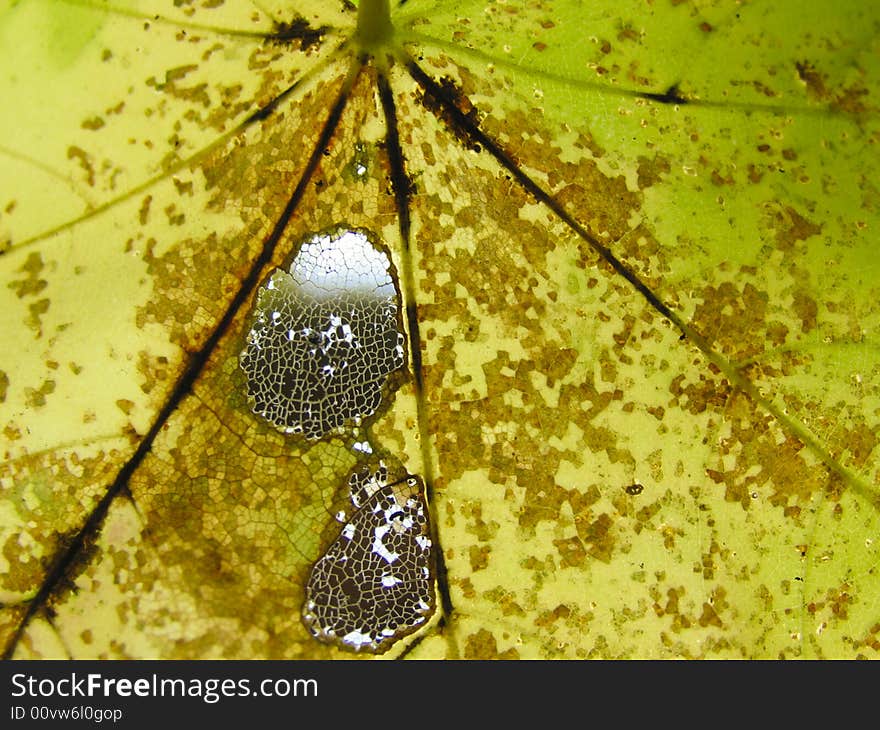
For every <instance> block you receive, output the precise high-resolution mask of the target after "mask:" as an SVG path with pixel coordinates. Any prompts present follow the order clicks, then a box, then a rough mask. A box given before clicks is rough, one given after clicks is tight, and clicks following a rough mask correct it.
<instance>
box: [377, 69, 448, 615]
mask: <svg viewBox="0 0 880 730" xmlns="http://www.w3.org/2000/svg"><path fill="white" fill-rule="evenodd" d="M379 98H380V100H381V102H382V111H383V112H384V115H385V128H386V133H385V134H386V146H387V150H388V161H389V164H390V166H391V183H392V187H393V188H394V201H395V205H396V207H397V220H398V225H399V227H400V238H401V243H402V246H403V251H402V256H401V269H402V274H403V277H402V279H403V290H404V291H403V297H404V301H405V303H406V322H407V330H408V331H409V351H410V356H411V359H412V370H413V379H414V381H415V390H416V409H417V412H418V424H419V447H420V449H421V452H422V464H423V468H424V474H423V478H424V480H425V487H426V490H427V497H428V509H429V511H430V513H431V540H432V542H433V545H434V550H433V553H434V565H435V570H436V576H437V589H438V591H439V593H440V602H441V605H442V608H443V618H444V619H445V620H448V618H449V617H450V616H451V615H452V611H453V607H452V598H451V596H450V593H449V582H448V578H447V572H446V560H445V558H444V556H443V548H442V546H441V545H440V537H439V533H438V520H437V514H436V510H435V502H434V474H433V457H432V455H431V440H430V439H431V434H430V431H429V429H428V417H427V411H428V405H427V402H426V400H425V384H424V375H423V373H422V342H421V335H420V334H419V318H418V311H417V309H416V298H415V294H416V292H415V276H414V273H413V261H412V252H411V246H410V235H411V218H410V196H411V195H412V183H411V182H410V179H409V176H408V175H407V173H406V167H405V163H404V158H403V151H402V150H401V147H400V135H399V133H398V130H397V110H396V107H395V103H394V94H393V92H392V90H391V86H390V85H389V83H388V79H387V77H386V76H385V74H384V73H380V74H379Z"/></svg>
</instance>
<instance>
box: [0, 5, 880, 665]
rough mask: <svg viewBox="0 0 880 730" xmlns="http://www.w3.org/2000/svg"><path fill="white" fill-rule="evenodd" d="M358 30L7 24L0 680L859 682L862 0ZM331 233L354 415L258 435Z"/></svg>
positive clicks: (324, 11)
mask: <svg viewBox="0 0 880 730" xmlns="http://www.w3.org/2000/svg"><path fill="white" fill-rule="evenodd" d="M387 9H388V3H387V2H384V0H361V3H360V8H357V7H354V6H353V5H352V4H351V3H348V2H338V3H337V2H317V1H316V0H303V1H302V2H296V1H294V2H290V1H289V0H271V1H270V0H263V1H261V2H259V3H252V2H245V1H244V0H241V1H236V2H233V1H232V0H227V2H225V3H221V2H217V1H216V0H210V1H207V0H206V1H205V2H201V1H200V0H191V1H190V0H187V1H186V2H179V1H178V2H171V1H170V0H169V1H168V2H164V1H163V0H142V1H140V2H139V1H136V0H119V2H115V3H104V2H94V1H92V0H65V1H64V2H55V1H53V2H49V1H48V0H25V1H23V2H19V3H13V4H10V5H8V6H7V8H6V9H5V10H4V11H2V15H0V48H2V51H0V53H2V54H4V56H5V58H4V61H3V63H2V65H0V68H3V69H4V71H3V73H2V82H0V83H2V88H3V97H4V106H5V109H6V112H5V113H4V115H3V130H2V142H0V154H2V156H3V159H4V175H3V179H2V189H0V245H2V248H3V254H2V257H0V271H2V276H3V279H4V281H5V282H6V286H5V287H3V289H2V292H3V296H4V300H3V303H2V312H3V315H2V316H3V327H2V338H3V352H5V353H6V355H5V356H4V358H3V363H2V365H0V408H2V423H3V424H4V431H3V438H4V455H3V456H4V467H3V474H2V502H0V504H2V520H0V529H2V535H0V540H2V558H0V563H2V568H0V574H2V589H0V591H2V592H0V597H2V603H3V611H2V614H0V617H2V620H0V626H2V631H3V636H4V645H5V649H6V654H7V655H8V656H15V657H58V656H73V657H108V658H113V657H157V656H158V657H205V658H207V657H224V658H252V657H273V658H274V657H316V658H317V657H327V658H329V657H340V656H346V657H347V656H352V654H351V651H350V650H351V649H352V648H353V646H354V645H358V646H363V647H365V648H368V649H370V650H371V651H373V652H379V653H382V656H399V655H401V654H406V655H408V656H413V657H420V658H429V657H458V658H490V657H501V658H517V657H520V658H532V657H542V658H545V657H566V658H576V657H635V656H638V657H682V656H684V657H805V656H820V657H874V656H876V653H877V651H878V649H880V614H878V611H877V606H876V600H875V596H876V595H877V591H878V587H880V583H878V580H880V577H878V575H877V540H878V539H880V520H878V506H880V502H878V494H880V491H878V489H880V471H878V466H877V463H878V459H877V454H878V448H877V442H878V420H880V390H878V383H880V366H878V357H877V352H878V347H877V332H878V325H880V308H878V305H877V302H878V294H880V293H878V284H877V282H878V281H880V259H878V257H877V256H876V251H875V249H876V245H875V238H876V230H877V226H878V224H880V215H878V209H880V195H878V188H877V184H876V181H875V171H876V167H877V164H876V163H877V144H878V140H880V137H878V134H880V132H878V121H877V120H878V116H877V102H876V96H877V93H878V83H880V63H878V58H880V55H878V45H877V44H878V41H877V38H878V37H880V33H878V29H880V11H878V9H876V8H875V7H874V6H873V5H872V4H870V3H863V2H860V1H859V0H845V1H843V2H837V3H834V4H833V6H831V5H829V4H827V3H815V4H810V3H796V2H794V1H793V0H791V1H790V2H789V1H788V0H785V1H784V2H777V3H772V4H769V3H764V4H749V3H736V4H731V3H727V2H723V0H715V1H713V2H700V3H696V2H655V3H644V2H641V1H637V0H629V1H623V2H615V3H607V2H595V3H589V4H582V3H578V2H574V1H573V0H554V1H552V2H550V1H549V0H546V1H544V2H534V3H513V2H503V1H502V0H459V1H457V2H449V1H447V0H409V1H408V2H402V3H400V4H398V5H396V6H395V7H393V8H392V9H391V11H392V12H391V14H390V18H389V16H388V15H386V12H385V11H386V10H387ZM10 39H15V42H14V43H12V42H10ZM340 227H343V229H344V230H351V231H368V232H370V237H371V240H372V243H371V246H372V248H373V249H374V250H376V251H382V252H387V253H388V256H389V257H390V266H389V267H388V269H387V271H388V272H389V277H390V279H391V287H390V289H391V290H393V296H392V299H394V300H395V301H394V307H393V309H394V311H393V312H392V311H390V310H382V311H383V312H384V313H385V314H387V317H384V318H383V317H380V318H379V319H382V320H383V321H384V322H385V324H387V325H393V326H385V325H382V324H381V323H377V322H375V321H373V320H370V321H371V322H372V324H371V325H370V328H371V330H370V331H374V328H373V325H377V326H378V330H375V331H380V332H381V333H383V334H384V335H385V336H386V337H385V339H382V337H380V338H379V340H377V341H381V342H384V343H385V344H386V345H388V346H389V347H384V348H379V349H378V350H377V351H376V352H380V351H381V352H384V353H385V356H386V359H385V361H384V364H383V365H382V366H381V367H379V366H378V364H377V363H376V359H381V358H380V357H379V356H377V355H375V354H374V352H373V350H372V349H369V350H367V351H366V354H367V356H366V357H365V359H363V360H362V362H363V363H364V364H365V365H366V364H370V365H371V366H372V365H376V367H377V369H376V374H377V377H376V378H375V379H371V380H370V382H371V383H372V384H373V385H375V387H371V388H370V389H369V390H370V392H371V393H373V396H370V398H372V399H368V400H369V403H367V404H366V406H368V407H364V408H363V409H362V408H361V407H360V406H361V405H362V403H361V401H362V400H363V399H364V398H365V396H362V395H359V396H358V399H359V400H358V405H357V407H352V408H347V409H344V408H342V407H341V406H339V405H338V403H341V402H342V401H332V402H331V401H326V402H327V403H331V405H329V406H328V410H327V411H326V413H327V414H329V415H330V416H332V418H329V419H328V418H324V417H323V416H321V417H320V418H318V421H319V422H321V423H322V424H323V425H322V426H321V427H320V428H315V429H313V430H310V427H307V426H306V425H304V424H305V423H307V422H308V419H305V420H304V419H303V418H301V417H300V416H302V414H303V413H304V411H303V410H302V408H301V407H300V406H299V405H297V406H296V407H295V408H294V410H296V409H299V410H297V413H299V416H298V417H297V419H294V420H284V421H283V422H278V419H275V418H270V420H267V419H266V418H264V415H261V413H262V414H266V413H268V412H269V409H268V408H267V407H266V406H265V405H263V406H260V405H258V404H257V401H258V400H259V398H260V397H261V396H259V395H255V392H256V391H255V390H254V385H253V383H254V377H255V376H257V380H259V374H260V373H271V372H272V367H274V365H273V364H269V365H266V364H265V362H266V361H261V362H260V363H259V365H254V363H255V362H256V361H255V360H254V356H253V355H252V354H250V355H249V354H247V353H248V352H249V350H248V348H249V346H250V347H253V346H254V345H255V343H259V342H261V341H265V340H261V338H263V337H264V334H265V333H266V332H267V331H268V330H266V327H268V326H269V325H270V324H271V322H272V316H273V315H272V313H273V312H276V313H280V312H282V311H283V312H285V314H284V315H283V316H285V317H286V316H287V314H286V312H288V310H287V309H285V307H288V306H289V307H291V308H290V312H291V313H292V314H291V317H292V319H293V321H295V322H297V323H300V322H301V320H302V317H303V316H305V315H303V314H302V312H303V311H305V310H303V309H301V307H302V306H303V302H302V301H301V300H296V302H295V303H294V304H292V305H288V304H284V305H283V306H281V305H280V304H278V302H276V301H275V299H274V298H273V297H274V295H273V294H270V293H268V292H271V291H276V292H277V291H278V290H277V289H275V288H274V287H275V285H274V284H273V281H276V282H278V284H279V285H280V282H281V279H283V278H284V277H285V274H283V273H280V274H279V273H278V272H288V273H290V272H291V267H293V269H294V270H295V269H296V264H295V262H296V261H297V255H298V254H300V253H302V252H304V251H306V249H305V248H304V247H305V246H307V245H313V244H314V242H315V241H316V240H317V239H316V236H321V235H323V234H326V233H327V232H328V231H334V230H335V231H338V230H340ZM308 242H312V243H311V244H309V243H308ZM383 255H384V254H383ZM328 256H330V254H328V253H327V252H324V253H321V255H320V256H319V257H318V258H317V259H316V261H315V265H316V266H317V267H318V268H320V267H321V266H329V267H330V270H331V272H333V271H335V272H338V271H339V269H338V266H337V265H336V264H333V261H332V256H330V257H329V258H328ZM273 277H274V278H273ZM279 277H280V278H279ZM307 280H308V277H307ZM285 281H286V282H287V283H289V281H287V279H285ZM286 285H287V284H285V286H286ZM380 285H382V286H387V285H388V283H387V282H384V283H380ZM389 293H391V292H390V290H389ZM279 301H280V300H279ZM285 301H287V300H285ZM276 304H278V306H276ZM309 306H311V305H309ZM330 314H332V312H331V313H329V314H328V319H327V322H326V323H324V322H323V320H322V322H321V323H320V326H316V327H312V326H311V325H309V324H307V323H306V324H304V325H303V327H302V328H301V329H299V333H300V334H303V336H304V337H305V340H304V342H306V343H309V342H312V345H314V347H313V348H312V349H313V350H314V352H311V355H314V356H315V357H316V358H317V359H316V360H310V359H309V357H305V358H304V359H301V360H296V362H297V365H295V366H294V367H293V368H292V369H291V370H290V372H291V373H293V374H294V375H296V374H302V373H303V372H305V371H304V370H303V368H306V367H307V365H306V364H308V363H311V365H308V367H311V366H312V365H314V366H316V367H317V370H312V371H309V372H310V373H311V375H310V376H309V377H312V376H314V377H316V378H318V379H317V380H313V381H312V386H310V388H305V389H301V390H300V393H301V397H300V400H299V401H297V402H298V403H307V402H310V400H311V398H312V396H313V395H315V394H318V393H319V391H320V392H321V393H323V392H324V390H326V387H327V383H328V381H326V380H323V381H322V380H320V377H321V374H322V373H323V374H324V375H328V373H329V372H330V371H327V370H325V369H324V368H325V367H329V368H331V370H333V373H334V374H335V373H336V372H337V370H335V369H334V368H337V366H339V367H341V363H342V362H346V363H347V362H349V359H348V354H345V353H344V354H342V355H340V352H341V350H340V349H338V348H337V349H332V348H336V347H337V344H338V342H342V341H346V342H348V340H347V334H346V330H345V327H344V324H346V322H344V321H343V319H342V318H341V317H339V318H338V319H339V321H338V322H337V321H336V320H335V319H330V318H329V315H330ZM297 317H299V319H297ZM355 319H356V320H357V321H361V320H360V319H358V317H355ZM364 321H366V320H364ZM324 324H326V325H327V327H326V328H324ZM261 327H262V329H261ZM298 327H299V324H297V325H296V326H295V327H288V328H287V330H286V332H287V334H288V338H287V341H288V342H293V339H294V338H291V337H290V336H289V334H290V332H293V333H294V336H295V335H296V332H297V328H298ZM400 328H402V330H401V329H400ZM306 329H308V330H309V332H308V333H306V332H305V330H306ZM255 332H256V333H257V334H255ZM279 332H281V333H282V334H284V330H279ZM315 332H317V333H318V334H317V335H315ZM261 333H262V334H261ZM321 333H323V334H324V335H326V337H323V336H322V335H321ZM309 335H315V337H317V339H316V340H315V339H314V337H313V340H314V341H312V340H309V339H308V336H309ZM266 336H268V335H266ZM328 338H329V339H328ZM283 339H284V338H283V337H281V339H280V340H279V342H280V341H282V340H283ZM331 340H332V342H331ZM273 342H274V340H273ZM349 344H350V343H349ZM273 346H274V345H273ZM389 348H390V349H389ZM398 348H400V349H398ZM331 349H332V353H331ZM318 350H320V353H319V352H318ZM306 351H309V348H308V347H307V346H306ZM242 352H244V353H246V354H244V355H242ZM309 352H310V351H309ZM347 352H348V351H346V353H347ZM389 353H390V355H389ZM362 354H363V353H362ZM337 355H339V357H338V358H337V359H334V358H336V357H337ZM285 357H286V356H285ZM321 358H323V359H321ZM276 362H278V361H277V360H274V359H273V360H271V363H276ZM302 363H306V364H302ZM252 365H253V367H251V366H252ZM242 366H244V367H242ZM358 367H360V366H358ZM316 373H317V375H316ZM379 373H381V375H379ZM249 378H250V381H251V385H250V386H249ZM386 378H387V380H386ZM259 382H260V383H261V384H262V383H264V381H262V380H259ZM287 390H289V389H286V386H284V387H281V388H280V391H283V392H284V393H286V392H287ZM275 392H279V389H276V391H275ZM376 393H381V397H379V398H378V400H377V399H376V398H375V397H374V396H375V394H376ZM273 397H274V396H273ZM255 410H256V411H257V412H256V413H255V412H254V411H255ZM322 413H324V412H323V411H322ZM324 425H326V426H327V427H326V428H325V427H324ZM300 431H305V432H306V433H305V434H304V433H300ZM307 436H308V437H307ZM379 463H381V464H383V465H384V467H383V468H386V469H387V470H388V474H392V475H396V476H395V477H394V478H393V479H392V478H389V479H388V480H387V482H386V481H383V480H382V479H376V480H374V481H375V484H373V482H372V481H370V480H371V479H373V476H370V475H375V473H376V469H377V464H379ZM352 475H355V481H357V480H358V479H359V478H360V477H358V476H357V475H367V476H366V477H365V478H366V480H367V481H366V482H365V484H367V483H369V484H373V487H368V486H364V489H365V490H366V491H364V492H363V493H361V491H359V489H360V487H359V486H357V485H360V484H361V482H359V481H358V482H357V485H355V488H354V489H353V490H352V489H351V487H350V484H351V480H352ZM407 475H409V477H407ZM423 485H424V488H423ZM362 486H363V485H362ZM365 509H368V510H369V511H364V510H365ZM339 513H344V514H345V517H344V518H343V520H342V524H341V523H340V521H339V520H337V519H336V518H335V516H336V515H338V514H339ZM346 530H348V533H350V534H352V536H357V537H358V538H359V541H355V542H354V543H352V545H347V544H346V543H345V542H344V541H346V540H349V538H348V537H346ZM371 531H372V532H371ZM379 533H381V534H379ZM371 534H372V536H373V539H372V540H371V539H369V536H370V535H371ZM392 534H393V538H394V539H395V540H398V541H399V542H397V543H394V544H395V545H397V547H395V548H394V549H393V550H392V549H390V548H388V545H390V544H391V543H386V542H385V538H386V537H388V539H391V537H390V536H392ZM364 536H366V537H364ZM349 542H351V540H349ZM348 548H351V549H353V550H355V552H354V553H349V552H346V551H347V550H348ZM355 548H356V549H355ZM370 550H372V552H370ZM404 554H406V555H410V556H412V560H411V561H410V562H409V563H408V565H411V566H415V567H414V569H413V571H410V572H408V573H407V575H408V576H410V578H412V577H413V576H415V578H413V579H414V580H416V585H417V590H414V591H410V590H403V589H401V588H400V586H401V585H402V584H401V581H402V580H404V578H403V577H402V576H401V575H397V574H396V573H394V572H393V571H390V572H389V571H385V564H387V565H392V564H393V563H394V561H389V560H388V556H390V555H404ZM349 556H353V557H352V559H353V560H355V561H360V564H361V565H365V566H368V567H367V568H366V569H365V570H363V571H360V572H358V571H353V570H352V569H351V568H350V567H349V566H348V565H346V564H345V562H346V560H348V559H349ZM383 556H384V557H383ZM343 558H345V560H343ZM383 560H384V564H383V562H382V561H383ZM426 571H427V578H426V577H425V576H426ZM386 573H387V575H386ZM357 576H359V579H358V578H357ZM337 578H338V585H337V584H335V583H334V581H336V579H337ZM426 580H427V584H426V583H425V581H426ZM346 581H354V583H346ZM419 581H421V582H419ZM386 589H387V590H388V591H389V592H387V593H382V592H381V591H383V590H386ZM340 591H341V593H340ZM395 591H396V592H395ZM426 591H427V592H426ZM365 595H375V596H378V598H376V599H375V600H374V601H372V602H371V601H366V602H364V603H360V601H361V599H362V598H363V596H365ZM414 595H417V596H418V598H417V599H416V600H415V602H413V601H410V600H409V599H410V598H412V597H413V596H414ZM340 596H349V597H352V596H353V597H355V598H356V599H357V600H353V601H352V602H350V603H349V604H347V605H348V608H345V606H344V605H343V603H340V602H339V601H340V600H341V599H340ZM407 597H408V598H407ZM407 601H408V603H407ZM419 601H421V603H419ZM334 602H335V603H334ZM404 604H406V606H407V607H406V608H404ZM352 605H354V606H364V607H365V608H364V613H363V614H361V613H360V612H359V610H360V609H358V610H355V612H354V614H352V613H351V610H350V608H351V606H352ZM369 606H374V607H375V608H376V613H375V614H370V613H369V612H368V611H367V610H366V607H369ZM414 606H415V607H417V608H416V609H414V608H413V607H414ZM328 607H329V608H328ZM352 615H354V616H355V619H352V618H351V616H352ZM362 615H363V616H367V617H368V618H365V619H362V618H361V616H362ZM389 616H391V617H393V616H397V617H398V618H397V619H394V620H393V621H389V619H388V617H389ZM303 619H304V620H303ZM383 632H384V633H383ZM313 634H317V635H318V636H319V638H322V639H326V641H318V640H316V638H315V636H314V635H313ZM340 634H341V635H342V636H343V637H344V636H350V637H352V640H351V641H349V642H346V641H344V640H338V639H339V635H340ZM379 635H382V636H384V637H387V641H386V640H385V639H382V640H379V639H378V638H377V637H378V636H379ZM369 653H371V652H366V654H369ZM364 655H365V652H361V653H360V654H358V656H364Z"/></svg>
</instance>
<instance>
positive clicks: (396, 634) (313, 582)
mask: <svg viewBox="0 0 880 730" xmlns="http://www.w3.org/2000/svg"><path fill="white" fill-rule="evenodd" d="M349 487H350V489H351V501H352V504H353V505H354V506H355V508H356V509H357V511H356V512H355V514H354V515H353V516H352V518H351V519H350V520H348V521H347V522H346V523H345V525H344V526H343V528H342V531H341V533H340V534H339V537H338V538H336V540H335V541H334V542H333V543H332V544H331V545H330V547H329V548H328V549H327V552H326V553H324V555H323V556H322V557H321V558H320V559H319V560H318V562H317V563H315V566H314V568H312V573H311V576H310V577H309V581H308V585H307V588H306V601H305V605H304V607H303V620H304V621H305V624H306V626H307V627H308V628H309V630H310V631H311V632H312V634H313V635H314V636H315V637H316V638H317V639H319V640H321V641H326V642H331V643H340V644H341V645H342V646H344V647H345V648H348V649H355V650H361V649H365V650H367V651H373V652H383V651H385V650H386V649H388V648H390V647H391V645H392V644H394V643H395V642H396V641H397V640H398V639H400V638H401V637H403V636H405V635H407V634H409V633H411V632H412V631H414V630H415V629H417V628H418V627H419V626H421V625H422V624H424V623H425V621H426V620H427V619H428V617H429V616H430V615H431V613H432V612H433V610H434V584H433V579H432V574H431V573H432V571H431V538H430V530H429V526H428V509H427V506H426V504H425V500H424V496H423V493H422V485H421V482H420V481H419V479H418V478H417V477H414V476H411V475H406V476H405V477H404V478H403V479H401V480H400V481H397V482H395V483H393V484H388V473H387V470H386V468H385V466H384V465H381V464H380V466H379V468H378V469H377V470H376V471H375V472H373V471H371V470H370V469H363V470H361V471H358V472H355V473H354V474H352V475H351V477H350V479H349Z"/></svg>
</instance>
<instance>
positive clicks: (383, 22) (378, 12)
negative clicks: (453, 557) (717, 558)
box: [355, 0, 394, 51]
mask: <svg viewBox="0 0 880 730" xmlns="http://www.w3.org/2000/svg"><path fill="white" fill-rule="evenodd" d="M393 33H394V26H393V25H392V24H391V7H390V4H389V2H388V0H361V1H360V5H359V7H358V20H357V30H356V31H355V40H356V41H357V43H358V44H359V45H360V46H361V47H362V48H364V49H365V50H367V51H372V50H375V49H376V48H379V47H381V46H384V45H385V44H387V43H388V41H389V40H390V39H391V36H392V34H393Z"/></svg>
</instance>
